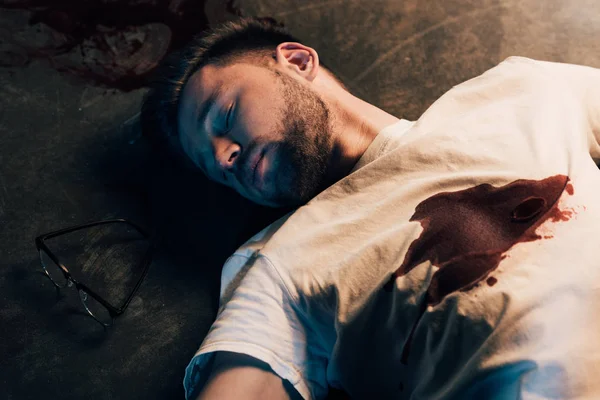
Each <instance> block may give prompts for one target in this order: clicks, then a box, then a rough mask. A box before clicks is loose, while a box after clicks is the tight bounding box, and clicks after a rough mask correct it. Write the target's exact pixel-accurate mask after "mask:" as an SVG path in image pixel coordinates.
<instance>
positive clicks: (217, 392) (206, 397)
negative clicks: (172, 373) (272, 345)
mask: <svg viewBox="0 0 600 400" xmlns="http://www.w3.org/2000/svg"><path fill="white" fill-rule="evenodd" d="M300 398H301V397H300V396H299V394H298V392H296V391H295V390H294V388H293V387H292V385H290V384H289V382H287V381H285V380H283V379H281V378H279V377H278V376H277V375H275V374H274V373H273V371H272V370H271V369H270V368H269V366H268V365H267V364H265V363H264V362H262V361H259V360H257V359H255V358H253V357H250V356H246V355H244V354H238V353H232V352H223V351H221V352H218V353H217V354H216V355H215V361H214V363H213V366H212V373H211V376H210V377H209V379H208V382H207V384H206V386H205V387H204V390H203V391H202V392H201V393H200V395H199V396H198V399H197V400H229V399H249V400H253V399H256V400H259V399H273V400H295V399H300Z"/></svg>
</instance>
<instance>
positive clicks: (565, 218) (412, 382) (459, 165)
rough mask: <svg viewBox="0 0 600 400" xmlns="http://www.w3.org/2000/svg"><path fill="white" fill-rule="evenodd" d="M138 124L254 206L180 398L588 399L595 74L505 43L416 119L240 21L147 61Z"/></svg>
mask: <svg viewBox="0 0 600 400" xmlns="http://www.w3.org/2000/svg"><path fill="white" fill-rule="evenodd" d="M167 71H168V72H167V75H165V76H164V79H163V80H162V82H158V83H157V84H156V85H155V86H154V88H153V90H152V91H151V92H150V95H149V96H148V98H147V100H146V102H145V105H144V110H143V111H144V113H143V114H144V120H145V124H146V125H145V126H146V127H150V128H153V129H154V130H155V131H158V132H159V133H160V134H162V136H163V137H164V138H165V139H167V140H170V142H171V143H175V144H176V145H177V146H179V147H180V149H182V150H183V152H184V153H185V155H186V156H187V157H188V158H189V159H190V160H191V161H192V163H193V164H194V165H195V166H196V167H198V168H200V169H202V170H203V171H204V172H205V174H206V175H207V176H208V177H210V178H211V179H213V180H215V181H217V182H221V183H223V184H224V185H227V186H230V187H232V188H233V189H235V190H236V191H237V192H238V193H240V194H241V195H242V196H245V197H247V198H248V199H251V200H253V201H255V202H256V203H259V204H263V205H268V206H273V207H279V206H292V207H297V209H296V210H295V211H294V212H291V213H289V214H287V215H286V216H284V217H283V218H281V219H280V220H278V221H276V222H275V223H274V224H272V225H271V226H270V227H268V228H266V229H265V230H264V231H262V232H260V233H259V234H257V235H256V236H255V237H254V238H252V239H251V240H250V241H248V242H247V243H246V245H244V246H243V247H242V248H241V249H239V250H238V251H237V252H236V253H235V254H234V255H232V257H230V258H229V259H228V260H227V263H226V264H225V266H224V269H223V277H222V289H221V304H220V308H219V313H218V317H217V319H216V321H215V323H214V324H213V326H212V328H211V330H210V332H209V333H208V335H207V337H206V338H205V339H204V341H203V343H202V345H201V347H200V349H199V351H198V352H197V353H196V356H195V357H194V358H193V360H192V362H191V363H190V365H189V366H188V368H187V371H186V377H185V381H184V385H185V388H186V396H187V397H188V398H199V399H239V398H247V399H287V398H306V399H312V398H315V399H319V398H324V397H326V396H327V393H328V390H329V388H337V389H341V390H343V391H344V392H346V393H347V394H348V395H349V396H350V397H352V398H381V399H385V398H393V399H396V398H407V399H408V398H410V399H455V398H458V399H464V398H477V399H481V398H494V399H517V398H521V397H523V398H580V399H588V398H589V399H592V398H600V383H599V381H598V380H597V379H596V377H597V376H598V374H600V350H599V346H598V344H599V343H598V340H597V338H598V333H597V332H600V290H599V289H600V276H599V275H600V268H598V257H597V254H596V246H595V245H594V244H593V242H592V241H591V240H593V239H592V238H595V237H597V236H598V234H599V233H600V202H599V201H598V200H597V199H598V192H599V190H600V189H599V188H600V173H599V171H598V168H597V167H596V164H595V163H594V161H598V160H599V159H600V144H599V140H598V139H600V71H599V70H596V69H593V68H589V67H583V66H574V65H567V64H556V63H549V62H540V61H534V60H529V59H524V58H510V59H508V60H506V61H504V62H503V63H501V64H500V65H498V66H497V67H495V68H493V69H491V70H489V71H487V72H486V73H484V74H483V75H481V76H480V77H477V78H474V79H472V80H470V81H468V82H465V83H463V84H461V85H458V86H456V87H454V88H453V89H452V90H450V91H449V92H448V93H446V94H445V95H444V96H443V97H441V98H440V99H439V100H438V101H437V102H435V103H434V104H433V105H432V106H431V107H430V108H429V109H428V110H427V111H426V112H425V114H423V116H422V117H421V118H419V120H418V121H417V122H415V123H413V122H409V121H406V120H401V119H397V118H395V117H394V116H392V115H389V114H388V113H386V112H384V111H382V110H380V109H378V108H377V107H375V106H373V105H370V104H368V103H366V102H364V101H362V100H360V99H358V98H356V97H354V96H353V95H351V94H350V93H349V92H348V91H347V90H346V89H345V88H344V86H343V85H342V84H341V83H340V82H339V81H338V80H337V79H336V78H335V76H334V75H333V74H332V73H331V72H330V71H329V70H327V69H326V68H324V67H323V66H322V65H321V64H320V62H319V57H318V54H317V52H316V51H315V50H314V49H312V48H310V47H308V46H305V45H303V44H301V43H299V42H298V40H296V39H295V38H293V37H292V36H290V35H289V34H287V33H286V32H285V31H283V30H282V29H281V28H280V27H277V26H275V25H273V24H270V23H268V22H266V21H259V20H252V19H242V20H240V21H236V22H234V23H229V24H226V25H224V26H222V27H220V28H218V29H216V30H215V31H213V32H212V33H210V34H208V35H207V36H205V37H203V38H199V39H198V41H197V42H196V43H194V44H193V45H191V46H190V47H189V48H188V49H186V52H185V53H184V54H183V55H182V56H180V58H179V59H175V61H172V62H171V63H170V64H167Z"/></svg>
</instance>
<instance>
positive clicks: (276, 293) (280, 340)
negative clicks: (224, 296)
mask: <svg viewBox="0 0 600 400" xmlns="http://www.w3.org/2000/svg"><path fill="white" fill-rule="evenodd" d="M218 351H228V352H234V353H241V354H245V355H248V356H251V357H254V358H256V359H258V360H260V361H263V362H265V363H266V364H268V365H269V366H270V368H271V369H272V370H273V372H274V373H275V374H277V375H278V376H279V377H281V378H282V379H285V380H287V381H289V382H290V383H291V384H292V385H293V386H294V388H295V389H296V391H297V392H298V393H299V394H300V395H301V396H302V397H303V398H304V399H321V398H325V397H326V395H327V379H326V369H327V357H328V355H327V352H326V351H325V349H324V347H323V346H322V345H321V343H320V341H319V337H318V335H317V333H316V332H314V331H313V330H311V329H310V324H309V321H307V318H306V317H305V316H304V314H303V313H302V311H301V310H300V308H299V307H298V305H297V302H296V301H294V299H293V298H292V296H291V294H290V293H289V291H288V290H287V288H286V286H285V284H284V283H283V281H282V279H281V276H280V275H279V272H278V271H277V270H276V268H275V267H274V266H273V265H272V264H271V263H270V261H269V260H268V259H267V258H265V257H263V256H259V257H256V258H254V259H253V264H252V265H251V266H249V268H248V269H247V272H246V274H245V275H244V277H243V279H242V280H241V282H240V283H239V285H238V286H237V287H236V288H235V290H234V291H233V293H232V294H231V297H230V298H229V299H228V301H227V302H226V303H224V304H222V306H221V307H220V309H219V312H218V315H217V319H216V321H215V322H214V324H213V325H212V327H211V328H210V330H209V333H208V335H207V336H206V338H205V339H204V341H203V342H202V345H201V346H200V349H199V350H198V351H197V352H196V355H195V356H194V358H193V359H192V361H191V362H190V364H189V365H188V367H187V369H186V373H185V378H184V388H185V393H186V398H188V399H192V398H194V396H197V394H198V393H199V392H200V390H201V388H202V387H203V386H204V384H205V383H206V379H207V377H208V376H209V374H210V365H211V363H210V361H211V358H212V357H213V356H214V353H215V352H218Z"/></svg>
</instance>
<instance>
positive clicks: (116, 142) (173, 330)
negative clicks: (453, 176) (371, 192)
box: [0, 0, 600, 399]
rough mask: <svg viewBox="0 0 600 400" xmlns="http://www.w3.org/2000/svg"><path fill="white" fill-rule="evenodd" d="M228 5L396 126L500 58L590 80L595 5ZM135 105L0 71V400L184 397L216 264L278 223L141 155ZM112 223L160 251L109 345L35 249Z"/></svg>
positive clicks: (510, 0)
mask: <svg viewBox="0 0 600 400" xmlns="http://www.w3.org/2000/svg"><path fill="white" fill-rule="evenodd" d="M3 3H5V2H4V1H2V2H0V4H3ZM6 3H7V4H8V3H10V2H6ZM207 4H208V6H207V7H208V8H207V10H208V12H206V14H207V15H208V18H209V19H210V20H218V19H222V18H227V17H230V14H228V13H229V11H227V10H226V9H225V8H223V4H221V2H218V1H208V2H207ZM0 7H1V6H0ZM235 7H237V8H238V9H239V10H241V12H242V13H243V14H244V15H260V16H271V17H274V18H276V19H278V20H281V21H283V22H284V23H285V24H286V25H287V26H288V27H289V28H290V30H291V31H292V32H293V33H295V34H296V35H297V36H299V37H300V38H301V39H302V40H303V41H304V42H306V43H307V44H309V45H312V46H314V47H315V48H316V49H317V51H319V53H320V56H321V57H322V59H323V60H324V61H325V62H326V63H327V64H328V65H329V66H330V68H332V69H333V70H334V71H335V72H336V73H337V74H338V75H339V76H340V77H341V78H342V79H343V80H344V81H345V82H346V84H347V85H348V86H349V87H350V89H351V90H352V91H353V92H354V93H355V94H357V95H358V96H359V97H362V98H364V99H365V100H367V101H369V102H371V103H373V104H375V105H377V106H379V107H381V108H383V109H385V110H387V111H389V112H391V113H392V114H394V115H396V116H398V117H403V118H407V119H417V118H418V117H419V115H420V114H421V113H422V112H423V111H424V110H425V109H426V108H427V107H428V106H429V105H430V104H431V103H432V102H433V101H435V99H436V98H438V97H439V96H440V95H441V94H443V93H444V92H445V91H446V90H448V89H450V88H451V87H452V86H453V85H455V84H458V83H460V82H462V81H464V80H467V79H469V78H471V77H474V76H476V75H479V74H481V73H482V72H484V71H485V70H486V69H488V68H490V67H492V66H493V65H495V64H497V63H498V62H500V61H502V60H503V59H504V58H506V57H508V56H510V55H521V56H526V57H532V58H538V59H544V60H552V61H563V62H571V63H580V64H586V65H591V66H595V67H600V40H599V39H598V38H599V37H600V35H599V33H600V32H599V29H598V26H600V2H598V1H597V0H570V1H564V0H543V1H542V0H427V1H418V0H406V1H398V0H345V1H342V0H337V1H336V0H330V1H308V2H307V1H305V0H277V1H266V0H254V1H250V0H240V1H237V2H235ZM22 12H23V11H19V10H6V9H2V8H0V20H2V21H4V22H3V27H4V26H9V25H6V24H8V23H9V22H10V23H12V24H22V23H23V21H25V20H24V19H23V18H24V17H23V15H22ZM15 29H17V28H15ZM4 30H5V29H4V28H3V31H4ZM5 33H6V32H5ZM144 92H145V89H143V88H141V89H136V90H132V91H128V92H123V91H120V90H113V89H109V88H106V87H101V86H97V85H95V84H93V83H91V81H89V80H88V81H86V80H84V79H81V78H75V77H73V76H72V75H70V74H67V73H60V72H58V71H56V70H55V69H54V68H52V66H51V65H49V64H48V63H47V62H45V61H43V60H34V61H32V62H30V63H29V64H27V65H23V66H21V67H14V66H13V67H5V68H0V93H2V96H1V97H0V246H1V247H0V251H1V253H0V255H1V257H0V337H1V338H2V340H1V341H0V398H5V399H37V398H40V397H42V396H43V397H45V398H50V399H54V398H62V399H80V398H84V397H87V398H90V399H122V398H134V399H135V398H144V399H163V398H177V397H179V398H180V397H182V396H183V390H182V385H181V383H182V379H183V372H184V368H185V366H186V365H187V363H188V361H189V359H190V358H191V356H192V355H193V353H194V351H195V350H196V349H197V347H198V346H199V344H200V342H201V341H202V338H203V335H204V334H205V333H206V331H207V329H208V328H209V326H210V323H211V321H212V319H213V318H214V316H215V312H216V308H217V296H218V289H219V274H220V266H221V265H222V263H223V262H224V260H225V259H226V257H227V256H228V255H229V254H230V253H231V252H232V251H233V250H234V249H235V248H236V247H237V246H238V245H239V244H241V243H242V242H243V241H244V240H245V239H247V238H248V237H249V235H251V233H253V232H255V231H257V230H258V229H259V228H260V227H262V226H264V225H265V224H267V223H268V222H269V221H270V220H272V219H273V218H275V217H276V216H277V215H278V213H277V212H267V211H265V210H264V209H261V208H258V207H255V206H252V205H250V204H248V202H246V201H245V200H242V199H240V198H238V197H237V196H233V195H232V193H231V192H230V191H229V190H227V189H224V188H221V187H218V186H216V185H214V184H211V183H209V182H207V181H206V180H204V179H203V177H201V176H199V175H198V174H195V173H192V172H190V171H184V170H181V169H180V168H178V167H177V166H174V165H172V164H171V163H169V162H168V161H165V160H163V159H161V158H160V157H158V156H156V155H154V154H152V153H151V152H150V151H149V148H148V146H147V144H146V143H145V142H144V140H142V139H140V138H139V129H138V127H137V119H136V114H137V113H138V111H139V106H140V102H141V99H142V96H143V94H144ZM113 216H115V217H116V216H118V217H128V218H132V219H134V220H135V221H138V222H139V223H140V224H142V225H144V226H146V227H148V228H150V229H154V230H156V231H158V232H159V233H160V234H161V236H162V238H163V240H162V242H161V246H160V249H159V251H158V253H157V255H156V258H155V260H154V262H153V264H152V266H151V270H150V272H149V274H148V276H147V278H146V279H145V281H144V283H143V284H142V286H141V288H140V291H139V294H138V295H137V296H136V297H135V299H134V300H133V302H132V303H131V305H130V306H129V309H128V310H127V311H126V312H125V314H123V315H122V316H121V317H119V319H117V322H116V325H115V326H114V327H113V328H111V329H110V330H109V331H106V332H105V331H103V330H102V329H98V327H97V326H96V324H95V323H93V321H91V320H90V319H89V318H84V317H82V316H81V315H80V314H79V307H80V305H79V303H78V299H76V298H74V297H73V296H72V293H62V292H61V294H59V295H57V293H56V292H55V291H54V290H53V287H52V286H51V284H50V282H49V281H48V280H47V279H46V278H45V277H44V276H43V275H42V274H41V273H40V271H41V270H40V267H39V262H38V258H37V254H36V252H35V246H34V243H33V238H34V237H35V236H36V235H38V234H40V233H44V232H46V231H50V230H53V229H57V228H61V227H64V226H69V225H72V224H76V223H80V222H85V221H90V220H95V219H102V218H107V217H113ZM63 292H68V291H63Z"/></svg>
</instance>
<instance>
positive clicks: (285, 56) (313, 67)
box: [275, 42, 319, 82]
mask: <svg viewBox="0 0 600 400" xmlns="http://www.w3.org/2000/svg"><path fill="white" fill-rule="evenodd" d="M275 59H276V60H277V64H279V65H280V66H281V67H283V68H290V69H292V70H293V71H294V72H295V73H297V74H299V75H300V76H302V77H303V78H304V79H306V80H308V81H310V82H312V81H313V80H314V79H315V77H316V76H317V72H318V71H319V55H318V54H317V52H316V51H315V50H314V49H313V48H310V47H308V46H305V45H303V44H301V43H295V42H284V43H281V44H280V45H279V46H277V49H276V53H275Z"/></svg>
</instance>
